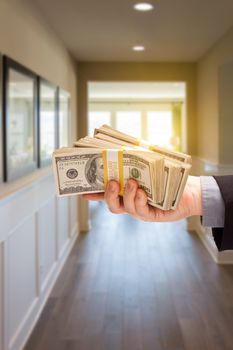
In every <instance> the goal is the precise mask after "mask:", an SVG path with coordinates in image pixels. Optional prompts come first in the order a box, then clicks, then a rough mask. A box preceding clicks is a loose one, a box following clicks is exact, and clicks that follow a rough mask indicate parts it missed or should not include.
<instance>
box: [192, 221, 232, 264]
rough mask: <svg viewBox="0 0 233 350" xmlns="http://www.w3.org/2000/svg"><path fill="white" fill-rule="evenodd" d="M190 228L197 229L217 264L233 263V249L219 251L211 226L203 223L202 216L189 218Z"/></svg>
mask: <svg viewBox="0 0 233 350" xmlns="http://www.w3.org/2000/svg"><path fill="white" fill-rule="evenodd" d="M188 230H190V231H195V232H196V233H197V235H198V237H199V238H200V239H201V241H202V243H203V244H204V246H205V247H206V249H207V250H208V252H209V254H210V255H211V257H212V258H213V260H214V261H215V262H216V263H217V264H233V250H226V251H223V252H219V251H218V249H217V247H216V245H215V242H214V240H213V238H212V233H211V230H210V229H209V228H206V227H204V226H202V225H201V221H200V217H199V216H193V217H191V218H188Z"/></svg>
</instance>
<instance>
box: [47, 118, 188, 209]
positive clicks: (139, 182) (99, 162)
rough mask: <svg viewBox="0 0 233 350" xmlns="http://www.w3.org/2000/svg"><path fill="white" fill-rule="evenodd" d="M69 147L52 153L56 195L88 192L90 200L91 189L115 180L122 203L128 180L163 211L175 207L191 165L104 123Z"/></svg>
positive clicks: (94, 190)
mask: <svg viewBox="0 0 233 350" xmlns="http://www.w3.org/2000/svg"><path fill="white" fill-rule="evenodd" d="M74 146H75V147H73V148H61V149H59V150H56V151H55V152H54V154H53V166H54V174H55V180H56V187H57V193H58V195H59V196H63V195H73V194H85V193H86V194H87V193H89V194H92V198H91V197H90V196H89V198H91V199H93V198H95V197H96V195H94V193H101V192H102V193H103V192H104V191H106V193H108V190H106V189H107V185H108V182H109V181H110V180H116V181H117V182H118V183H119V191H116V194H117V197H118V194H119V195H121V196H123V198H124V202H125V196H126V198H127V193H128V187H127V186H126V183H127V181H128V180H129V179H133V180H134V181H131V182H132V183H134V185H133V186H138V188H139V189H138V190H137V189H136V191H139V194H141V195H142V196H146V197H144V198H145V199H146V203H148V204H150V205H151V206H153V207H156V208H159V209H162V210H163V211H164V210H170V209H173V210H174V209H176V208H177V207H178V204H179V202H180V199H181V196H182V193H183V191H184V188H185V184H186V181H187V178H188V174H189V170H190V168H191V164H190V163H191V157H190V156H188V155H186V154H183V153H180V152H175V151H172V150H168V149H165V148H162V147H159V146H156V145H150V144H148V143H146V142H145V141H142V140H138V139H136V138H134V137H132V136H130V135H127V134H124V133H121V132H119V131H117V130H115V129H113V128H110V127H109V126H106V125H103V126H102V127H100V128H99V129H96V130H95V133H94V136H93V137H85V138H82V139H80V140H79V141H77V142H75V145H74ZM97 198H103V195H97ZM119 201H120V199H119ZM149 208H150V207H149ZM126 209H127V208H126ZM126 211H127V210H126Z"/></svg>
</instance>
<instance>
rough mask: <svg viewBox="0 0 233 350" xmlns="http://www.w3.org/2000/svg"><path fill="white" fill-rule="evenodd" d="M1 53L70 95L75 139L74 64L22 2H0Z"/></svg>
mask: <svg viewBox="0 0 233 350" xmlns="http://www.w3.org/2000/svg"><path fill="white" fill-rule="evenodd" d="M0 52H1V53H2V54H6V55H8V56H10V57H11V58H13V59H14V60H16V61H18V62H20V63H21V64H23V65H25V66H27V67H28V68H30V69H31V70H33V71H34V72H36V73H37V74H39V75H41V76H43V77H44V78H46V79H48V80H50V81H51V82H52V83H54V84H56V85H59V86H60V87H62V88H64V89H66V90H68V91H69V92H70V93H71V103H72V105H71V113H72V139H75V138H76V120H77V75H76V64H75V62H74V61H73V60H72V59H71V57H70V55H69V54H68V52H67V50H66V49H65V48H64V46H63V44H62V42H61V41H60V40H59V39H58V38H57V36H56V35H55V34H54V33H53V31H52V30H51V29H50V28H49V27H48V25H46V24H45V22H44V21H43V18H42V16H41V15H39V14H38V13H37V12H36V11H35V10H34V9H32V8H31V6H30V2H26V1H24V0H11V1H9V0H0Z"/></svg>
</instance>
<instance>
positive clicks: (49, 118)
mask: <svg viewBox="0 0 233 350" xmlns="http://www.w3.org/2000/svg"><path fill="white" fill-rule="evenodd" d="M39 91H40V102H39V106H40V107H39V115H40V117H39V120H40V142H39V144H40V166H45V165H48V164H50V163H51V159H52V153H53V151H54V149H55V148H56V146H57V143H58V140H57V139H58V135H57V100H56V98H57V88H56V87H55V86H53V85H51V84H50V83H48V82H47V81H45V80H43V79H41V80H40V90H39Z"/></svg>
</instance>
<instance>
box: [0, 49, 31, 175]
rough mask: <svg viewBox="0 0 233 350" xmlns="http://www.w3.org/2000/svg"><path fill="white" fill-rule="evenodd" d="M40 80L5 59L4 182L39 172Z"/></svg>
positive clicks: (24, 68)
mask: <svg viewBox="0 0 233 350" xmlns="http://www.w3.org/2000/svg"><path fill="white" fill-rule="evenodd" d="M36 98H37V77H36V75H35V74H34V73H33V72H31V71H30V70H29V69H27V68H26V67H24V66H22V65H21V64H19V63H17V62H15V61H13V60H12V59H10V58H8V57H6V56H4V57H3V148H4V152H3V158H4V180H5V181H12V180H15V179H17V178H19V177H21V176H24V175H26V174H28V173H30V172H32V171H33V170H35V169H36V168H37V104H36Z"/></svg>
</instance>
